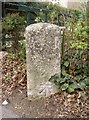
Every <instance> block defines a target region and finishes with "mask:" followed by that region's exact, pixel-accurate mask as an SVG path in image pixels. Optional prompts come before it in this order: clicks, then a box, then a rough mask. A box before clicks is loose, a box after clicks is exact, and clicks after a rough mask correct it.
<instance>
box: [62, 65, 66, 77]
mask: <svg viewBox="0 0 89 120" xmlns="http://www.w3.org/2000/svg"><path fill="white" fill-rule="evenodd" d="M66 74H67V73H66V70H65V67H64V66H63V67H62V75H63V76H66Z"/></svg>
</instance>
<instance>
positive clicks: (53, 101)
mask: <svg viewBox="0 0 89 120" xmlns="http://www.w3.org/2000/svg"><path fill="white" fill-rule="evenodd" d="M2 63H3V64H2V69H3V71H2V77H1V78H2V93H3V95H2V101H4V100H8V101H9V107H10V109H11V110H13V111H14V112H15V113H17V115H18V116H19V117H21V118H22V117H23V118H65V117H66V118H87V120H88V119H89V87H87V88H86V90H84V91H76V92H75V93H72V94H68V93H66V92H62V93H57V94H54V95H51V96H50V97H47V98H45V99H39V100H35V101H29V100H28V98H27V93H26V91H27V88H26V81H27V80H26V75H25V74H26V69H25V63H24V64H22V63H20V62H17V60H16V59H15V60H11V61H8V58H4V59H3V62H2ZM23 68H24V69H23ZM8 76H9V77H8Z"/></svg>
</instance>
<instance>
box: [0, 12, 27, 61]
mask: <svg viewBox="0 0 89 120" xmlns="http://www.w3.org/2000/svg"><path fill="white" fill-rule="evenodd" d="M25 25H26V21H25V17H24V16H20V15H19V13H14V14H7V15H6V16H5V17H4V18H3V22H2V30H3V37H4V38H5V39H6V40H7V39H8V40H9V41H10V42H9V41H6V43H8V44H9V46H10V50H9V51H10V52H12V53H13V54H15V55H16V56H17V57H19V58H20V59H21V57H22V59H24V58H25V46H24V45H23V43H24V41H23V40H22V38H23V36H24V30H25ZM12 53H11V54H12Z"/></svg>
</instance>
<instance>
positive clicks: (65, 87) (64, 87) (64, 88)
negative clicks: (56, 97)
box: [61, 83, 69, 90]
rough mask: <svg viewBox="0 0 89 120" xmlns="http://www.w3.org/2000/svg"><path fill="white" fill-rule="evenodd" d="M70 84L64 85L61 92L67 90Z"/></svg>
mask: <svg viewBox="0 0 89 120" xmlns="http://www.w3.org/2000/svg"><path fill="white" fill-rule="evenodd" d="M68 86H69V85H68V84H67V83H64V84H63V85H61V90H66V89H67V88H68Z"/></svg>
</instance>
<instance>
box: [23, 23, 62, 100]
mask: <svg viewBox="0 0 89 120" xmlns="http://www.w3.org/2000/svg"><path fill="white" fill-rule="evenodd" d="M25 39H26V58H27V94H28V98H29V99H36V98H40V97H45V96H50V95H51V94H54V93H57V92H58V88H57V86H56V85H55V84H54V83H51V82H50V81H49V79H50V78H51V76H53V75H55V74H58V75H59V77H60V73H61V63H60V62H61V42H62V36H61V28H60V27H59V26H57V25H54V24H49V23H37V24H31V25H29V26H28V27H27V28H26V31H25Z"/></svg>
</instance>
